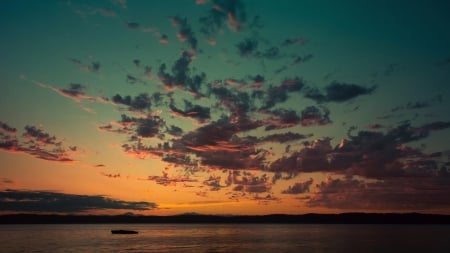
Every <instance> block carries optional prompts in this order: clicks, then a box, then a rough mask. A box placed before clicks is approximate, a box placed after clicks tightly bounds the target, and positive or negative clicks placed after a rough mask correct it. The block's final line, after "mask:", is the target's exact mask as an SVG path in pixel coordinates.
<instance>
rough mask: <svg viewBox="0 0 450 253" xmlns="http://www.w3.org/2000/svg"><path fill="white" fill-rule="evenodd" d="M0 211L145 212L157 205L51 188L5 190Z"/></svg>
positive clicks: (0, 194) (1, 198)
mask: <svg viewBox="0 0 450 253" xmlns="http://www.w3.org/2000/svg"><path fill="white" fill-rule="evenodd" d="M0 203H1V205H0V211H9V212H45V213H77V212H87V211H92V210H99V209H100V210H111V209H118V210H135V211H145V210H152V209H156V208H158V205H157V204H155V203H152V202H144V201H142V202H133V201H123V200H117V199H113V198H108V197H105V196H101V195H76V194H66V193H60V192H52V191H29V190H4V191H1V192H0Z"/></svg>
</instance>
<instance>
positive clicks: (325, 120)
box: [300, 106, 331, 126]
mask: <svg viewBox="0 0 450 253" xmlns="http://www.w3.org/2000/svg"><path fill="white" fill-rule="evenodd" d="M329 115H330V111H329V110H328V109H327V108H326V107H324V106H321V107H316V106H308V107H306V108H305V109H303V110H302V112H301V114H300V123H301V125H302V126H323V125H327V124H330V123H331V120H330V118H329Z"/></svg>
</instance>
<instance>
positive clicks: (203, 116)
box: [169, 100, 211, 123]
mask: <svg viewBox="0 0 450 253" xmlns="http://www.w3.org/2000/svg"><path fill="white" fill-rule="evenodd" d="M169 107H170V109H171V110H172V112H173V113H176V114H177V115H178V116H180V117H188V118H193V119H196V120H198V121H199V122H200V123H204V122H205V121H207V120H209V119H210V118H211V115H210V108H209V107H205V106H200V105H194V104H192V103H191V102H189V101H188V100H184V108H185V109H184V110H180V109H178V108H176V107H175V105H174V103H173V101H172V103H171V104H170V106H169Z"/></svg>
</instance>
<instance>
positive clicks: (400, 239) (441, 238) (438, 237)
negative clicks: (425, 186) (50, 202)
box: [0, 224, 450, 253]
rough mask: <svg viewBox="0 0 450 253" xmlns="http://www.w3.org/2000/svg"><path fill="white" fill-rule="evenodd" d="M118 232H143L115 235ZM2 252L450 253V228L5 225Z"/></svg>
mask: <svg viewBox="0 0 450 253" xmlns="http://www.w3.org/2000/svg"><path fill="white" fill-rule="evenodd" d="M112 229H131V230H137V231H139V234H135V235H115V234H111V230H112ZM0 247H1V248H0V249H1V252H210V253H213V252H255V253H264V252H383V253H387V252H408V253H411V252H449V249H450V226H448V225H324V224H320V225H319V224H318V225H311V224H75V225H74V224H67V225H66V224H58V225H54V224H52V225H0Z"/></svg>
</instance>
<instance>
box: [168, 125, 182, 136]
mask: <svg viewBox="0 0 450 253" xmlns="http://www.w3.org/2000/svg"><path fill="white" fill-rule="evenodd" d="M167 133H168V134H171V135H173V136H182V135H183V129H182V128H180V127H177V126H174V125H172V126H170V128H168V129H167Z"/></svg>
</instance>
